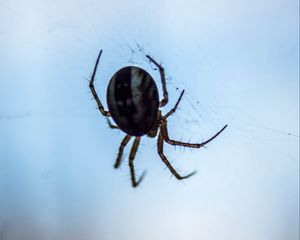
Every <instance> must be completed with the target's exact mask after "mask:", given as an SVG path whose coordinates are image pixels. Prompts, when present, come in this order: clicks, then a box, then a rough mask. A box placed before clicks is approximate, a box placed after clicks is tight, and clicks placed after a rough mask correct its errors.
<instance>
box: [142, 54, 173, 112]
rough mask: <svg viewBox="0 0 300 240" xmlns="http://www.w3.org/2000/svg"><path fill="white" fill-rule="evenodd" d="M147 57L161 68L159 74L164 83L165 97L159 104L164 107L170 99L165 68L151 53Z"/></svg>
mask: <svg viewBox="0 0 300 240" xmlns="http://www.w3.org/2000/svg"><path fill="white" fill-rule="evenodd" d="M146 57H147V58H148V59H149V61H150V62H153V64H154V65H155V66H156V67H157V68H158V70H159V74H160V78H161V83H162V89H163V94H164V98H163V99H162V100H161V101H160V103H159V106H160V107H163V106H165V105H166V104H167V103H168V101H169V97H168V91H167V86H166V77H165V70H164V68H163V67H162V66H161V65H160V64H158V63H157V62H156V61H155V60H154V59H153V58H152V57H150V56H149V55H146Z"/></svg>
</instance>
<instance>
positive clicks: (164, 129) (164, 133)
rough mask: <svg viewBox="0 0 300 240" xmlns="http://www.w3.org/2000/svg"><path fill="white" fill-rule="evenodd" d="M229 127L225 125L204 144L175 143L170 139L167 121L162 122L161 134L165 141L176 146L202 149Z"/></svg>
mask: <svg viewBox="0 0 300 240" xmlns="http://www.w3.org/2000/svg"><path fill="white" fill-rule="evenodd" d="M226 127H227V125H225V126H224V127H223V128H222V129H221V130H220V131H219V132H217V133H216V134H215V135H214V136H212V137H211V138H209V139H208V140H206V141H204V142H202V143H186V142H180V141H175V140H172V139H170V138H169V134H168V128H167V121H164V122H162V124H161V126H160V129H161V133H162V137H163V139H164V140H165V141H166V142H167V143H169V144H171V145H174V146H183V147H190V148H201V147H203V146H204V145H206V144H207V143H209V142H210V141H212V140H213V139H215V138H216V137H217V136H218V135H219V134H220V133H221V132H223V131H224V130H225V128H226Z"/></svg>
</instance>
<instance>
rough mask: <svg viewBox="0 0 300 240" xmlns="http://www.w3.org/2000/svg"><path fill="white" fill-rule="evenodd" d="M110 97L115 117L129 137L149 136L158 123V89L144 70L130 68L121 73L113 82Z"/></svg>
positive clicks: (115, 76)
mask: <svg viewBox="0 0 300 240" xmlns="http://www.w3.org/2000/svg"><path fill="white" fill-rule="evenodd" d="M106 97H107V104H108V108H109V111H110V113H111V116H112V118H113V119H114V121H115V122H116V124H117V125H118V127H119V128H120V129H121V130H123V131H124V132H125V133H127V134H129V135H132V136H142V135H144V134H146V133H147V132H149V131H150V129H151V128H152V126H153V124H154V122H155V121H156V120H157V114H158V107H159V97H158V90H157V86H156V84H155V82H154V80H153V78H152V77H151V75H150V74H149V73H148V72H146V71H145V70H143V69H141V68H138V67H133V66H129V67H124V68H122V69H120V70H119V71H117V72H116V73H115V74H114V76H113V77H112V78H111V80H110V82H109V85H108V88H107V95H106Z"/></svg>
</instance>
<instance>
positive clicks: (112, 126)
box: [106, 117, 119, 129]
mask: <svg viewBox="0 0 300 240" xmlns="http://www.w3.org/2000/svg"><path fill="white" fill-rule="evenodd" d="M106 119H107V124H108V126H109V127H110V128H112V129H119V127H118V126H116V125H113V124H112V123H111V121H110V120H109V118H108V117H107V118H106Z"/></svg>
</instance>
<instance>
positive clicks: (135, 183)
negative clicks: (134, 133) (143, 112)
mask: <svg viewBox="0 0 300 240" xmlns="http://www.w3.org/2000/svg"><path fill="white" fill-rule="evenodd" d="M140 141H141V137H136V138H135V139H134V143H133V145H132V148H131V151H130V155H129V168H130V176H131V183H132V186H133V187H137V186H138V185H139V184H140V183H141V181H142V180H143V178H144V176H145V173H146V172H145V171H144V172H143V173H142V175H141V176H140V178H139V179H138V181H137V180H136V177H135V171H134V165H133V161H134V157H135V155H136V152H137V150H138V147H139V144H140Z"/></svg>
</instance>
